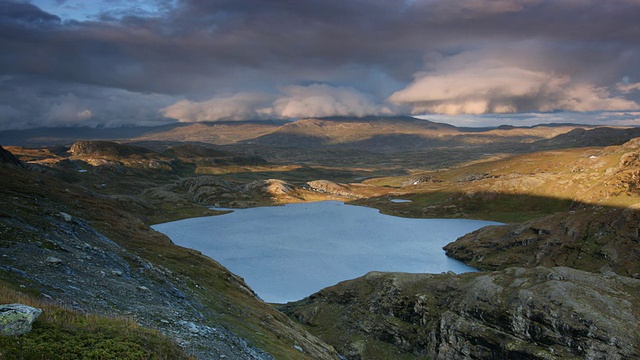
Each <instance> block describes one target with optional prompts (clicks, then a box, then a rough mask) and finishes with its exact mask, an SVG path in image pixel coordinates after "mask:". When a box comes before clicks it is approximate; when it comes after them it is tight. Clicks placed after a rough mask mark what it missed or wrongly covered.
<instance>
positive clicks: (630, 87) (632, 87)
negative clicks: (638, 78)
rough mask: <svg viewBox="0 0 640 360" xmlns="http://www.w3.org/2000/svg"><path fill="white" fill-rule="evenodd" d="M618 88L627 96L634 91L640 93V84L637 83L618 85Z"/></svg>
mask: <svg viewBox="0 0 640 360" xmlns="http://www.w3.org/2000/svg"><path fill="white" fill-rule="evenodd" d="M616 88H617V89H618V91H620V92H621V93H623V94H626V93H630V92H633V91H640V83H635V84H628V83H622V84H618V85H617V86H616Z"/></svg>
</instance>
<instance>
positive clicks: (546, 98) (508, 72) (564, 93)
mask: <svg viewBox="0 0 640 360" xmlns="http://www.w3.org/2000/svg"><path fill="white" fill-rule="evenodd" d="M474 55H475V56H474ZM500 55H502V54H500ZM500 55H497V56H496V55H493V56H492V55H488V54H487V53H471V52H469V53H464V54H462V55H459V56H458V57H457V58H453V59H448V60H449V61H448V62H447V63H445V64H439V65H437V66H436V67H435V68H434V70H432V71H429V72H420V73H417V74H416V75H415V80H414V81H413V82H412V83H411V84H409V85H408V86H407V87H406V88H404V89H402V90H400V91H397V92H395V93H393V94H392V95H391V96H390V97H389V100H390V101H391V102H393V103H396V104H402V105H409V106H411V107H412V109H413V113H414V114H418V113H425V112H428V113H437V114H450V115H455V114H486V113H513V112H527V111H543V112H548V111H554V110H565V111H597V110H632V109H639V108H640V105H638V103H636V102H634V101H631V100H627V99H625V98H622V97H614V96H612V95H611V94H610V92H609V91H608V89H607V88H605V87H598V86H595V85H593V84H591V83H588V82H585V81H582V82H578V81H574V80H573V79H571V77H569V76H567V75H562V74H556V73H554V72H550V71H546V70H544V67H543V66H540V65H539V64H533V63H527V61H526V60H521V59H519V58H518V57H519V56H520V57H521V58H524V56H522V55H521V54H520V55H519V56H518V55H516V56H512V57H511V58H510V59H500V58H498V57H499V56H500ZM451 60H452V61H451ZM518 60H520V61H518Z"/></svg>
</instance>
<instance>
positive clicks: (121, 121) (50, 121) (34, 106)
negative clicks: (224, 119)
mask: <svg viewBox="0 0 640 360" xmlns="http://www.w3.org/2000/svg"><path fill="white" fill-rule="evenodd" d="M175 100H176V99H175V98H174V97H170V96H166V95H161V94H154V93H146V94H142V93H135V92H129V91H126V90H121V89H113V88H103V87H96V86H87V85H78V84H68V83H61V82H58V81H40V82H34V81H33V79H32V78H31V77H29V76H0V130H12V129H24V128H31V127H39V126H51V127H57V126H80V125H82V126H89V127H98V126H101V127H115V126H122V125H143V126H147V125H160V124H164V123H168V122H171V120H169V119H167V118H164V117H162V116H161V115H160V114H159V113H158V109H159V108H162V107H166V106H167V105H169V104H171V103H173V102H175Z"/></svg>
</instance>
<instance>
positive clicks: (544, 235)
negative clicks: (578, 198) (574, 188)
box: [444, 206, 640, 278]
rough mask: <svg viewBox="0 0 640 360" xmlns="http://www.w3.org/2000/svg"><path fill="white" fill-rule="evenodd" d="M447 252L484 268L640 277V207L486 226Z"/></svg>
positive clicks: (583, 211)
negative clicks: (561, 268) (569, 270)
mask: <svg viewBox="0 0 640 360" xmlns="http://www.w3.org/2000/svg"><path fill="white" fill-rule="evenodd" d="M444 249H445V251H446V253H447V255H448V256H450V257H453V258H455V259H458V260H461V261H463V262H465V263H467V264H469V265H471V266H474V267H477V268H480V269H484V270H497V269H504V268H506V267H510V266H525V267H536V266H570V267H573V268H577V269H582V270H587V271H596V272H607V271H613V272H615V273H617V274H620V275H623V276H629V277H634V278H640V262H638V259H640V209H638V207H635V206H633V207H629V208H626V209H607V208H603V207H594V206H583V207H581V208H580V209H576V210H572V211H571V212H567V213H558V214H555V215H551V216H548V217H545V218H542V219H536V220H532V221H528V222H525V223H523V224H516V225H504V226H489V227H485V228H482V229H479V230H477V231H474V232H472V233H470V234H467V235H465V236H463V237H461V238H459V239H458V240H456V241H455V242H453V243H451V244H448V245H447V246H445V248H444Z"/></svg>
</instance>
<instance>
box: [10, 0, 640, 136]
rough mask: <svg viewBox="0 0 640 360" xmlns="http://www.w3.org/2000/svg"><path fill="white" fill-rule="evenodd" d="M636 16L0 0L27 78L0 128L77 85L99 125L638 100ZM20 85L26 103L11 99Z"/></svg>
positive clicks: (505, 8)
mask: <svg viewBox="0 0 640 360" xmlns="http://www.w3.org/2000/svg"><path fill="white" fill-rule="evenodd" d="M45 3H46V4H47V6H46V9H45V10H43V9H41V8H39V7H38V6H36V5H37V4H45ZM79 5H82V6H79ZM639 13H640V3H639V2H638V1H636V0H608V1H601V0H583V1H573V0H571V1H557V0H461V1H450V0H416V1H407V0H387V1H381V0H323V1H312V0H299V1H264V0H212V1H202V0H180V1H173V0H153V1H149V2H147V1H143V0H141V1H133V2H132V1H129V2H127V1H124V0H114V1H112V0H101V1H100V0H96V1H95V2H91V3H90V4H89V2H86V1H85V2H82V1H80V0H68V1H54V0H30V1H28V2H26V1H23V0H4V1H3V0H0V49H2V51H1V52H2V56H0V77H1V76H3V75H4V76H11V77H21V78H23V79H28V81H29V82H30V83H29V84H23V85H24V86H25V87H23V88H20V89H18V88H14V89H10V90H7V91H6V92H4V93H3V94H4V95H6V96H7V97H6V98H5V99H2V98H0V115H3V116H4V117H3V118H0V126H22V127H33V126H38V125H39V124H43V123H45V122H49V123H61V124H63V123H65V122H64V121H62V118H63V117H64V118H66V119H73V118H74V116H73V114H72V111H71V110H69V109H70V106H71V105H65V106H62V104H63V103H64V101H63V100H61V99H63V98H64V97H65V96H66V95H68V94H70V93H71V94H73V95H75V96H76V97H77V98H78V106H79V107H81V108H78V109H73V110H78V112H76V113H75V119H76V120H74V121H71V122H69V121H67V122H66V123H68V124H70V123H74V124H87V125H91V126H93V125H95V124H125V123H126V124H130V123H134V122H135V121H139V123H140V124H148V123H155V122H156V121H163V120H166V119H163V118H162V114H163V112H164V113H167V114H170V115H171V116H173V117H175V118H179V119H185V120H184V121H200V120H198V119H240V118H241V117H243V116H246V117H247V118H254V119H255V118H256V117H257V118H269V117H282V116H285V115H284V114H291V115H292V116H293V115H302V111H304V110H306V111H309V112H310V113H309V114H306V116H313V115H316V114H329V113H332V114H361V113H363V112H364V111H365V110H366V111H367V112H373V113H385V112H386V110H385V107H387V108H389V107H391V106H390V105H389V104H387V103H385V102H384V101H385V99H387V98H389V96H391V99H393V100H395V102H396V105H402V104H404V105H406V106H407V109H408V110H407V111H410V110H414V111H418V110H420V109H425V111H426V110H430V111H438V112H447V113H456V112H462V113H482V112H487V111H494V112H506V111H535V110H539V109H546V108H551V109H593V108H596V107H602V108H604V109H611V108H619V107H621V106H631V107H632V106H633V105H634V103H637V102H638V101H640V92H638V91H637V90H636V88H634V87H633V84H634V83H637V81H638V79H640V67H638V66H637V64H638V63H640V44H639V43H638V41H637V39H638V38H640V28H639V27H638V26H637V19H638V14H639ZM61 19H62V20H61ZM74 19H75V20H74ZM531 45H533V46H531ZM501 49H502V50H501ZM511 51H513V52H514V53H513V54H510V52H511ZM474 57H475V58H474ZM495 60H500V61H501V62H500V63H499V64H492V63H491V61H495ZM465 67H468V68H469V69H468V70H465ZM624 76H627V77H628V79H629V81H628V83H626V84H624V85H623V86H622V85H621V86H617V83H618V82H619V81H620V79H621V78H623V77H624ZM465 77H467V79H469V80H465ZM450 81H457V84H459V86H456V87H455V88H451V86H450V85H449V84H450ZM52 84H56V86H51V85H52ZM301 84H302V85H307V84H331V87H332V89H331V91H326V89H323V88H322V86H320V87H316V88H314V87H313V86H311V85H309V86H302V87H300V85H301ZM428 84H438V85H439V86H440V85H442V86H444V87H445V88H447V87H448V86H449V93H450V96H444V95H446V94H438V93H436V92H435V90H433V89H432V87H431V86H426V85H428ZM482 84H486V85H487V86H481V85H482ZM323 86H329V85H323ZM425 87H428V88H429V89H428V90H427V89H425ZM29 88H32V89H34V90H32V91H30V90H28V89H29ZM39 89H40V90H41V89H46V93H45V94H39V93H38V91H40V90H39ZM84 89H89V90H87V91H88V92H87V93H86V94H85V93H84V92H83V91H84ZM355 89H357V90H355ZM417 89H420V91H417ZM465 89H466V90H465ZM414 90H415V91H414ZM472 90H476V91H475V92H474V91H472ZM19 92H22V93H23V94H25V96H23V97H22V98H21V99H22V101H28V102H23V103H16V102H15V101H14V100H17V98H16V94H17V93H19ZM29 92H30V93H31V94H32V95H33V96H27V95H26V94H27V93H29ZM420 92H425V93H426V94H427V95H429V96H427V97H420V96H418V93H420ZM483 92H484V93H483ZM233 94H236V95H238V94H244V96H236V95H233ZM247 94H253V95H247ZM256 94H262V95H261V96H263V97H264V101H263V100H261V99H253V97H254V96H255V95H256ZM338 94H339V95H338ZM392 94H393V95H392ZM479 94H480V95H479ZM101 95H102V96H104V97H105V98H108V99H109V106H105V105H101V104H100V103H99V101H98V100H97V99H99V98H100V96H101ZM93 96H95V98H93ZM267 98H268V99H267ZM177 99H185V100H184V102H182V103H179V104H176V101H177ZM202 99H212V100H214V99H217V100H223V99H224V100H226V101H230V104H226V105H225V104H222V103H221V102H215V101H213V102H211V103H209V102H208V101H202ZM135 101H140V104H139V105H136V104H135V103H134V102H135ZM276 101H278V102H277V104H274V102H276ZM56 103H60V106H61V107H60V108H59V109H57V110H56V111H58V112H59V114H64V116H58V115H56V113H55V111H54V112H53V113H52V107H53V106H55V104H56ZM65 104H66V103H65ZM172 104H173V105H172ZM153 106H156V107H155V108H153ZM64 109H66V110H65V111H63V110H64ZM162 109H164V110H162ZM264 109H267V110H264ZM84 110H89V111H90V112H91V116H89V113H88V112H85V113H84V114H81V113H82V111H84ZM161 110H162V111H161ZM392 110H394V111H401V110H402V108H399V107H392ZM79 114H80V115H79ZM8 119H11V120H8ZM53 119H57V120H55V121H54V120H53ZM83 119H84V120H83ZM17 122H20V124H19V125H17V124H14V123H17ZM9 124H11V125H9Z"/></svg>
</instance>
